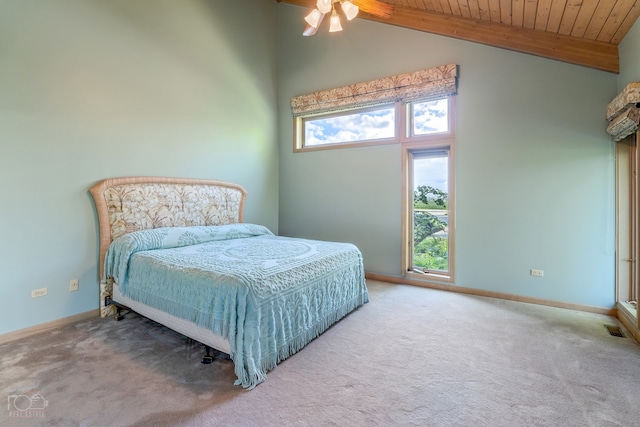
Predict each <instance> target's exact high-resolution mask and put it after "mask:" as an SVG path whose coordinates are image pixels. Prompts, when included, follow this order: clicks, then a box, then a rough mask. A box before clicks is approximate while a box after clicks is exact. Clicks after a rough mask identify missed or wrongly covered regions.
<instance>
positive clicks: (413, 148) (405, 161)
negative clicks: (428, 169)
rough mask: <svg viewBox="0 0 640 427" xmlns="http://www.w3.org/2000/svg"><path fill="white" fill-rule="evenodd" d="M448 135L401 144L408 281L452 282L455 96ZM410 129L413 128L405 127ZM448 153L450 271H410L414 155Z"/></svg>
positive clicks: (404, 259) (412, 138)
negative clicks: (442, 151)
mask: <svg viewBox="0 0 640 427" xmlns="http://www.w3.org/2000/svg"><path fill="white" fill-rule="evenodd" d="M409 107H410V106H409V105H407V108H406V109H403V110H405V115H406V116H405V118H404V120H405V123H407V124H411V125H412V123H410V122H409V120H410V118H409V117H407V116H408V115H409V111H410V110H409V109H408V108H409ZM448 107H449V108H448V119H449V132H441V133H435V134H429V135H420V136H408V135H405V138H404V139H403V140H402V141H401V145H402V275H403V277H405V278H407V279H411V280H418V281H435V282H446V283H453V282H455V240H456V239H455V234H456V233H455V228H456V227H455V224H456V215H455V199H456V197H455V115H456V109H455V97H449V105H448ZM407 129H413V126H411V127H407ZM431 150H433V151H437V150H447V151H448V165H447V169H448V170H447V173H448V214H447V215H448V228H449V230H448V239H449V242H448V249H449V254H448V258H449V270H448V271H446V272H443V271H427V272H418V271H415V270H414V269H413V188H414V186H413V160H412V159H413V153H414V152H420V151H431Z"/></svg>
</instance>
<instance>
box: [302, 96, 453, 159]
mask: <svg viewBox="0 0 640 427" xmlns="http://www.w3.org/2000/svg"><path fill="white" fill-rule="evenodd" d="M433 99H434V100H435V99H447V100H448V103H447V107H448V110H447V119H448V128H449V130H448V131H446V132H438V133H432V134H427V135H413V117H412V114H411V111H412V105H413V104H414V103H420V102H424V101H425V100H415V101H411V102H400V101H397V102H394V103H385V104H379V105H375V106H366V107H361V108H350V109H346V110H341V111H337V112H331V113H319V114H309V115H302V116H298V117H294V129H293V152H294V153H300V152H308V151H319V150H334V149H340V148H354V147H368V146H373V145H388V144H402V143H405V142H412V141H423V142H428V141H434V140H441V139H443V138H453V137H454V136H455V120H454V117H453V116H454V114H455V97H454V96H443V97H439V98H438V97H436V98H433ZM383 106H394V108H395V136H394V137H391V138H383V139H373V140H362V141H349V142H341V143H331V144H318V145H312V146H308V147H307V146H305V145H304V134H305V122H306V121H308V120H314V119H318V118H333V117H340V116H346V115H349V114H354V113H366V112H368V111H375V110H377V109H380V107H383Z"/></svg>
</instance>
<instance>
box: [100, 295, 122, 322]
mask: <svg viewBox="0 0 640 427" xmlns="http://www.w3.org/2000/svg"><path fill="white" fill-rule="evenodd" d="M104 305H105V307H107V306H110V305H115V306H116V314H115V315H114V316H113V318H114V319H115V320H116V321H118V322H119V321H120V320H123V319H124V315H123V314H122V309H123V308H126V307H125V306H123V305H120V304H118V303H117V302H115V301H114V300H112V299H111V297H110V296H109V295H107V296H106V297H104Z"/></svg>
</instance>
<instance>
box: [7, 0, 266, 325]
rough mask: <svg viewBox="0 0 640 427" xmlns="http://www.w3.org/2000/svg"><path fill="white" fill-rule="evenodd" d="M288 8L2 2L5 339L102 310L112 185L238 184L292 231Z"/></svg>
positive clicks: (206, 0) (193, 0) (222, 1)
mask: <svg viewBox="0 0 640 427" xmlns="http://www.w3.org/2000/svg"><path fill="white" fill-rule="evenodd" d="M277 8H278V5H277V3H276V2H269V1H263V0H235V1H234V2H230V1H227V0H181V1H179V2H178V1H172V0H157V1H156V0H136V1H125V0H119V1H116V0H92V1H84V0H64V1H63V0H47V1H39V0H8V1H3V2H0V147H1V148H0V182H2V184H1V195H2V197H1V200H2V201H1V202H0V239H1V241H2V244H0V266H1V269H0V271H1V276H0V301H2V303H3V304H2V316H1V317H2V320H1V321H0V334H2V333H5V332H9V331H15V330H18V329H22V328H25V327H29V326H32V325H37V324H40V323H44V322H47V321H51V320H55V319H59V318H63V317H67V316H71V315H74V314H78V313H83V312H86V311H89V310H93V309H97V307H98V285H97V278H98V277H97V276H98V273H97V267H98V266H97V264H98V247H97V224H96V217H95V211H94V206H93V203H92V201H91V199H90V197H89V194H88V189H89V187H90V186H91V185H93V184H94V183H95V182H97V181H98V180H100V179H103V178H108V177H115V176H129V175H162V176H175V177H193V178H214V179H220V180H227V181H232V182H236V183H239V184H242V185H243V186H245V188H246V189H247V190H248V192H249V197H248V201H247V205H246V212H245V219H246V220H247V221H250V222H256V223H261V224H264V225H266V226H268V227H270V228H271V229H273V230H274V231H275V232H277V231H278V230H277V228H278V227H277V226H278V147H277V141H276V136H277V132H276V124H277V117H276V107H277V106H276V101H275V100H276V83H277V75H276V68H277V64H276V28H277ZM73 278H78V279H79V280H80V290H79V291H78V292H74V293H70V292H69V291H68V288H69V280H70V279H73ZM41 287H47V288H48V292H49V294H48V295H47V296H46V297H42V298H37V299H31V297H30V291H31V290H32V289H36V288H41Z"/></svg>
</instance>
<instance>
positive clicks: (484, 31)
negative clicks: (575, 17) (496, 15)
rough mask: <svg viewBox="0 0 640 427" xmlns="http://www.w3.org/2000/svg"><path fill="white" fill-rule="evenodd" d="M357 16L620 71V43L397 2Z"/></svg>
mask: <svg viewBox="0 0 640 427" xmlns="http://www.w3.org/2000/svg"><path fill="white" fill-rule="evenodd" d="M277 1H279V2H280V3H289V4H294V5H298V6H304V7H308V8H310V9H311V8H313V7H315V3H316V2H315V0H277ZM358 18H359V19H368V20H371V21H376V22H382V23H385V24H390V25H395V26H398V27H403V28H409V29H413V30H418V31H424V32H427V33H432V34H438V35H441V36H447V37H452V38H456V39H460V40H466V41H470V42H474V43H481V44H485V45H488V46H493V47H498V48H503V49H508V50H513V51H516V52H521V53H527V54H531V55H536V56H541V57H544V58H549V59H554V60H558V61H563V62H568V63H571V64H576V65H582V66H585V67H590V68H595V69H597V70H602V71H608V72H611V73H619V72H620V63H619V59H618V46H617V45H614V44H611V43H605V42H600V41H596V40H587V39H582V38H577V37H572V36H568V35H562V34H555V33H549V32H545V31H540V30H535V29H529V28H521V27H513V26H509V25H504V24H500V23H495V22H487V21H480V20H474V19H467V18H462V17H459V16H454V15H443V14H439V13H431V12H427V11H424V10H421V9H416V8H410V7H406V6H398V5H396V6H395V9H394V12H393V14H392V15H391V17H389V18H387V19H382V18H378V17H375V16H372V15H368V14H365V13H361V14H359V15H358Z"/></svg>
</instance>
